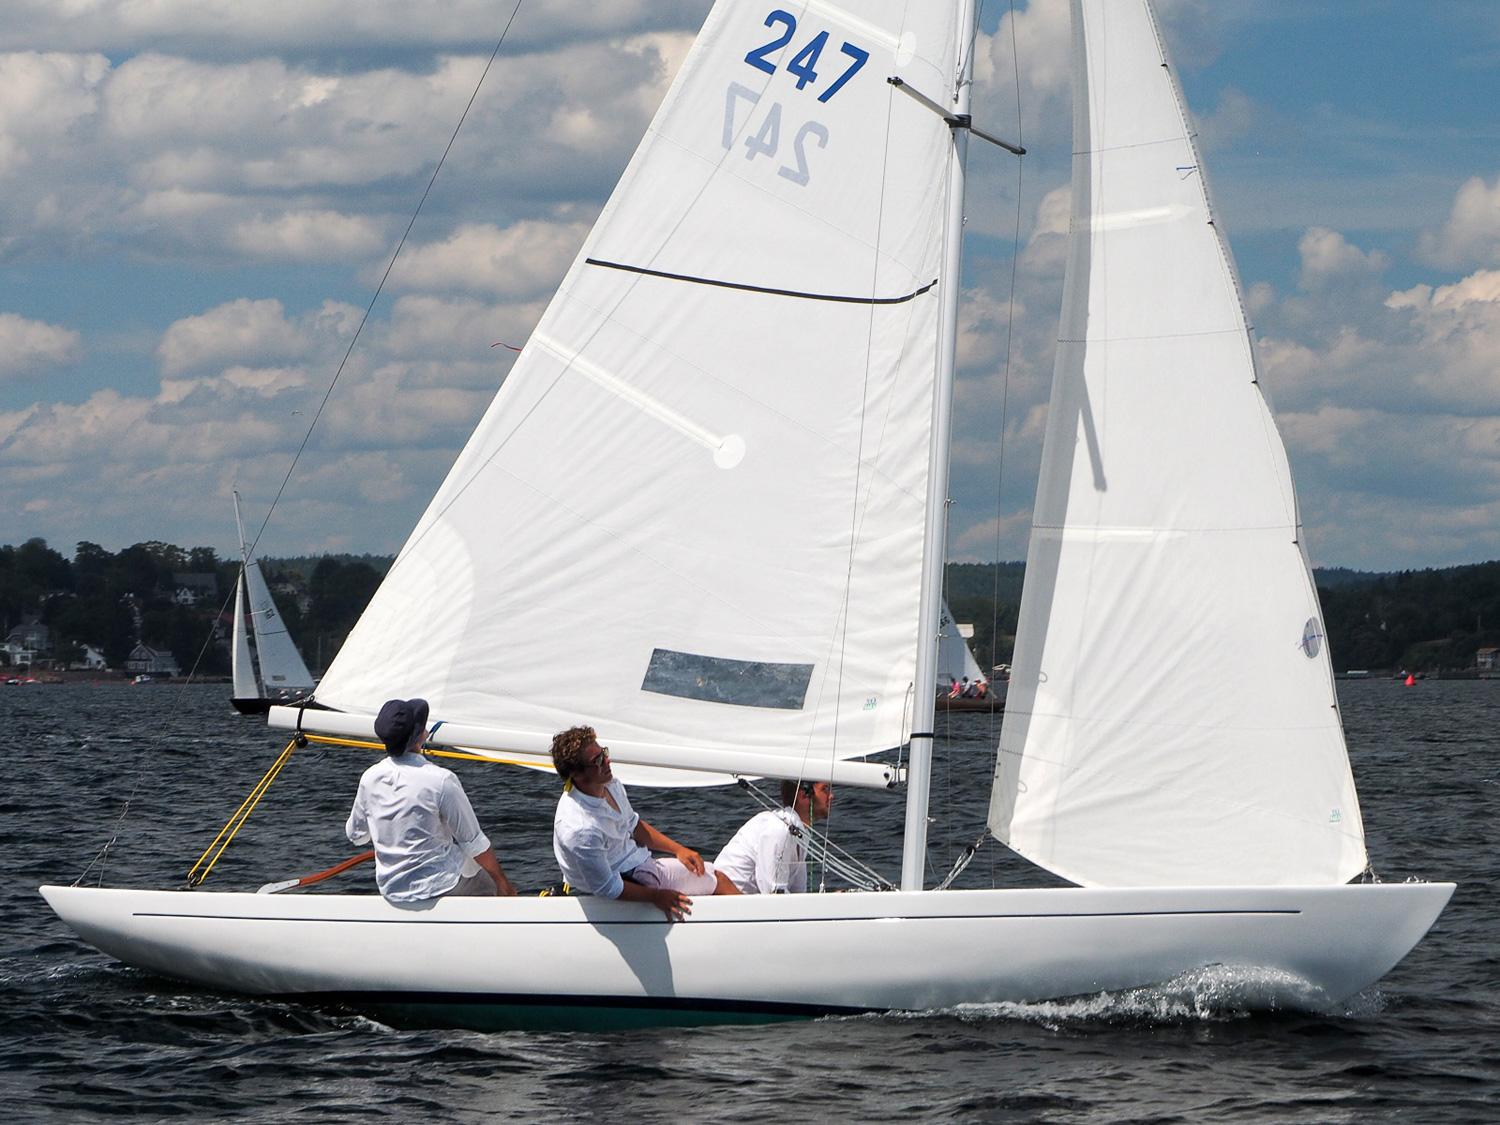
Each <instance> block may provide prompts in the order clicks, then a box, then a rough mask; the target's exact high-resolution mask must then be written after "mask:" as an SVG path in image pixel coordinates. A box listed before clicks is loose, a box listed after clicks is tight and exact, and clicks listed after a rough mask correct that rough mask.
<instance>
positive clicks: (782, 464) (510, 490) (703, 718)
mask: <svg viewBox="0 0 1500 1125" xmlns="http://www.w3.org/2000/svg"><path fill="white" fill-rule="evenodd" d="M956 7H957V6H956V5H953V4H937V3H930V2H927V0H922V2H917V0H911V2H896V0H849V2H843V3H837V4H835V3H830V2H826V0H804V2H800V3H792V4H787V5H785V6H777V5H774V4H767V5H753V4H745V3H742V2H736V3H729V2H721V3H719V4H718V5H716V6H715V8H714V9H713V11H712V13H711V14H710V15H709V17H708V20H707V22H706V23H705V25H704V27H703V30H702V33H701V34H700V35H699V37H698V40H697V42H696V44H695V46H694V47H693V49H692V51H691V53H690V54H689V56H688V58H687V59H686V61H685V62H684V64H683V66H682V70H681V72H680V73H679V75H678V77H677V80H676V82H675V83H674V85H673V87H672V90H671V92H670V93H669V94H668V95H667V97H666V100H665V101H664V103H663V104H662V107H661V109H660V110H659V112H658V113H657V115H656V119H655V120H654V121H653V123H652V125H651V128H650V130H649V132H648V133H647V135H646V137H645V139H644V140H643V142H642V143H641V146H640V148H639V150H638V151H637V152H636V154H635V157H634V159H633V160H632V162H631V164H630V166H629V168H628V169H627V171H626V173H625V175H624V177H623V179H622V180H621V181H620V184H619V186H618V187H617V189H616V190H615V193H614V195H613V197H612V198H611V199H610V201H609V203H608V205H607V206H606V208H605V209H604V212H603V214H602V215H601V217H600V219H599V221H598V223H597V224H596V226H595V227H594V230H593V232H592V233H591V234H590V236H589V237H588V240H587V241H586V243H585V245H584V248H583V250H582V252H581V253H580V255H579V257H578V259H577V260H576V261H575V262H574V263H573V266H572V268H571V269H570V270H569V271H568V273H567V276H566V277H565V279H564V281H563V283H562V286H561V288H560V289H559V290H558V292H557V295H556V296H555V298H554V299H553V301H552V303H551V305H550V306H549V307H548V309H547V311H546V313H545V314H544V316H543V317H542V320H541V323H540V324H539V325H538V326H537V329H536V331H535V333H534V334H533V336H532V337H531V339H530V341H529V343H528V344H527V346H526V348H525V350H524V352H523V353H522V355H521V357H520V358H519V360H518V361H517V363H516V367H515V369H514V371H513V372H512V373H511V375H510V377H509V379H508V380H507V381H506V383H505V386H504V387H503V389H502V390H501V391H500V393H499V394H498V395H497V397H496V399H495V401H494V403H493V404H492V406H491V408H490V410H489V411H488V413H487V414H486V415H485V417H484V419H483V420H482V421H481V423H480V425H479V427H478V429H477V430H476V432H475V434H474V435H473V437H472V438H471V439H470V441H469V443H468V445H467V446H466V448H465V449H464V451H463V453H462V454H461V455H460V457H459V458H458V461H457V463H456V464H455V465H454V467H453V469H452V471H451V472H450V474H449V476H448V478H447V480H446V481H445V483H444V484H443V486H442V488H441V489H440V490H439V492H438V494H437V496H436V498H435V499H434V500H433V502H432V504H431V506H430V507H429V508H428V510H427V512H426V514H425V515H424V516H423V517H422V519H421V521H420V523H419V524H418V525H417V528H416V530H415V531H414V532H413V533H412V536H411V538H410V539H409V540H408V541H407V543H406V546H405V547H404V548H403V549H402V551H401V554H400V556H399V557H398V559H397V561H396V563H395V565H394V566H393V567H392V569H391V572H390V574H389V576H388V577H387V579H386V580H385V582H384V584H383V585H382V586H381V588H380V590H379V591H378V593H377V594H376V596H375V598H374V600H373V601H372V603H371V604H370V606H369V608H368V610H367V611H366V613H365V614H364V616H363V617H362V618H361V620H360V622H359V623H358V625H357V626H356V628H355V629H354V631H353V632H352V633H351V634H350V636H349V638H348V640H347V642H346V643H345V644H344V646H343V648H342V650H341V651H340V653H339V655H338V658H337V659H336V660H335V662H334V663H333V665H332V666H331V667H330V668H329V670H328V673H327V675H326V677H325V678H324V680H323V682H322V685H321V687H320V689H319V692H318V698H319V700H320V701H321V702H323V703H325V704H328V705H329V706H332V707H336V708H340V709H345V710H349V711H355V712H363V713H366V714H368V713H372V712H373V711H374V710H375V709H376V708H378V706H379V705H380V702H381V701H382V700H383V699H385V698H387V697H389V696H393V695H417V694H421V695H424V696H426V697H427V698H428V699H429V700H431V702H432V705H433V715H434V717H435V718H442V719H445V720H447V721H449V722H451V723H454V724H461V723H468V724H474V725H476V726H479V727H485V728H488V729H494V730H508V731H513V732H516V733H517V734H518V736H522V740H523V741H525V742H526V743H527V744H528V745H535V744H536V741H535V740H536V739H537V738H538V737H542V736H550V734H551V733H552V732H554V731H556V730H558V729H560V728H563V727H566V726H569V725H571V724H573V723H578V722H588V723H592V724H594V725H595V726H596V727H597V728H598V729H599V730H600V733H601V736H602V737H604V738H605V739H606V740H608V739H610V738H613V739H617V740H620V741H622V742H626V741H628V742H631V743H633V744H635V745H636V746H638V747H643V748H648V749H649V748H650V747H652V746H663V747H676V748H681V747H694V748H701V750H702V760H703V764H704V768H709V769H712V768H714V767H715V766H717V765H719V764H720V763H722V762H727V761H729V760H730V759H731V758H732V757H733V755H735V754H736V753H739V752H743V751H753V752H754V753H756V754H760V755H775V756H777V757H779V758H780V759H782V760H787V761H790V762H793V763H797V762H803V761H809V762H810V761H813V760H816V759H819V758H822V759H824V760H827V759H831V758H833V757H838V758H844V757H849V756H854V755H860V754H865V753H868V752H870V751H875V750H880V749H883V748H887V747H891V746H894V745H896V744H898V743H899V742H900V741H901V739H902V736H903V727H904V726H905V725H906V724H907V723H908V722H909V719H910V704H909V700H908V698H907V697H908V693H909V691H910V690H911V686H912V679H913V669H914V665H915V659H916V657H915V654H916V645H917V616H918V614H917V599H918V590H919V581H918V576H919V572H920V566H921V553H922V526H923V511H924V509H925V505H926V497H925V489H926V484H927V474H928V461H929V433H930V428H931V421H930V417H931V412H932V401H933V377H934V376H933V372H934V369H935V359H936V347H937V335H938V317H937V308H938V302H937V296H938V294H937V289H936V287H935V282H936V281H937V278H938V273H939V268H940V263H941V261H942V241H943V230H944V222H943V219H944V203H945V198H946V190H947V183H946V180H947V171H946V170H947V162H948V155H949V152H950V150H951V144H952V142H951V139H950V135H949V128H948V126H947V124H946V123H945V122H944V121H943V119H942V118H941V117H940V116H939V115H938V114H936V113H933V112H932V111H931V110H930V109H928V108H926V107H924V106H922V105H921V104H919V103H918V102H917V101H916V100H915V99H912V98H910V97H908V96H906V95H905V94H903V93H901V92H899V91H897V90H896V89H895V88H894V87H892V86H891V85H890V84H889V83H888V82H887V79H888V78H890V77H892V76H899V77H901V78H902V79H904V80H905V81H906V82H908V83H909V84H910V85H911V86H912V87H913V88H915V89H918V90H921V91H922V92H923V93H924V94H926V95H927V96H928V97H930V98H932V99H934V100H936V101H938V102H941V103H943V104H949V103H951V99H952V94H953V82H954V78H953V76H954V73H955V70H956V64H955V59H956V56H957V43H958V39H959V34H958V28H957V26H956V25H957V23H958V16H957V13H956ZM726 768H727V767H726ZM796 768H797V767H796V766H795V765H794V766H793V767H792V772H795V770H796Z"/></svg>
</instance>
